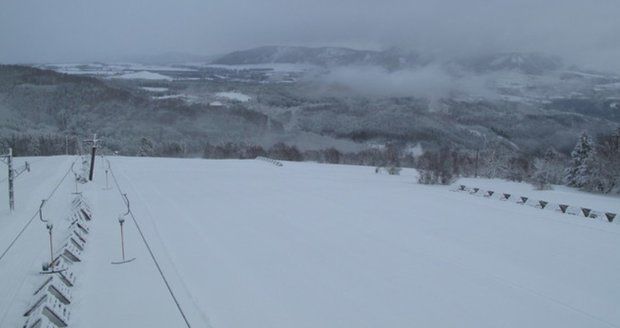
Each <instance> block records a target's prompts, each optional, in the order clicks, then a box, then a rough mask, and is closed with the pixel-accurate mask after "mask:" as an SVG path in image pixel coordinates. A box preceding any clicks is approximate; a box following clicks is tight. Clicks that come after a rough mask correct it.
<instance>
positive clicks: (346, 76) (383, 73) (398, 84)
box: [314, 65, 496, 100]
mask: <svg viewBox="0 0 620 328" xmlns="http://www.w3.org/2000/svg"><path fill="white" fill-rule="evenodd" d="M314 80H315V81H318V82H320V84H321V85H326V86H327V87H328V88H329V89H331V90H344V91H345V92H349V93H355V94H363V95H366V96H413V97H421V98H422V97H423V98H429V99H431V100H436V99H441V98H445V97H449V96H459V95H468V96H471V97H485V98H493V97H496V94H495V92H493V91H492V90H491V89H490V88H488V83H489V81H488V79H487V76H484V75H473V74H468V75H465V76H462V77H458V76H455V75H454V74H449V73H448V72H446V70H445V69H444V68H443V67H442V66H440V65H427V66H424V67H421V68H417V69H405V70H398V71H387V70H385V69H382V68H380V67H376V66H368V67H359V66H357V67H356V66H347V67H338V68H334V69H332V70H330V71H329V72H328V73H326V74H324V75H319V76H315V77H314Z"/></svg>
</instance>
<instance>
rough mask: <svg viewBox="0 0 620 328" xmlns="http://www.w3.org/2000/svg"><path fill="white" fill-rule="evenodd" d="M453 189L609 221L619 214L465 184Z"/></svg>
mask: <svg viewBox="0 0 620 328" xmlns="http://www.w3.org/2000/svg"><path fill="white" fill-rule="evenodd" d="M453 191H456V192H466V193H469V194H470V195H474V196H479V197H486V198H493V199H498V200H501V201H509V202H514V203H516V204H520V205H528V206H531V207H535V208H538V209H541V210H553V211H557V212H560V213H563V214H571V215H577V216H582V217H585V218H590V219H604V220H606V221H607V222H613V221H614V219H615V218H616V216H617V214H616V213H612V212H606V211H599V210H594V209H591V208H586V207H579V206H572V205H569V204H563V203H554V202H548V201H546V200H540V199H532V198H530V197H527V196H520V195H515V194H512V193H503V192H497V191H494V190H483V189H481V188H477V187H468V186H465V185H459V186H458V187H457V188H456V189H454V190H453Z"/></svg>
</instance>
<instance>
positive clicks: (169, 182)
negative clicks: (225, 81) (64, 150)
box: [0, 157, 620, 328]
mask: <svg viewBox="0 0 620 328" xmlns="http://www.w3.org/2000/svg"><path fill="white" fill-rule="evenodd" d="M108 159H109V160H110V167H111V169H112V172H113V174H114V176H115V177H116V179H117V180H118V185H119V186H120V188H121V190H122V192H124V193H127V195H128V198H129V200H130V203H131V209H132V213H133V215H134V216H135V219H136V222H138V224H139V225H140V227H141V229H142V233H143V234H144V236H145V238H146V240H147V241H148V243H149V245H150V249H151V251H152V252H153V254H154V255H155V257H156V259H157V261H158V264H159V265H160V268H161V270H162V272H163V274H164V276H165V277H166V279H167V282H168V283H169V285H170V287H171V290H172V291H173V292H174V294H175V296H176V297H177V300H178V302H179V304H180V307H181V309H183V311H184V313H185V315H186V317H187V320H188V321H189V322H190V324H191V326H192V327H248V326H257V327H292V326H295V327H352V326H359V327H365V326H375V327H376V326H389V327H412V326H435V327H448V326H459V327H497V326H503V327H523V326H549V327H557V326H562V327H609V326H616V325H619V324H620V314H619V313H618V311H616V307H615V305H616V301H617V297H616V295H617V294H618V293H619V292H620V286H619V285H618V284H617V282H616V281H617V279H616V272H617V271H618V269H619V268H618V263H620V255H619V254H618V252H614V251H613V250H614V249H617V248H618V247H619V246H620V239H619V238H618V234H620V229H618V228H619V227H620V226H619V225H618V224H616V223H608V222H604V221H603V220H601V219H600V218H599V219H596V220H593V219H586V218H583V217H579V216H576V215H566V214H561V213H559V212H558V211H554V210H540V209H537V208H534V207H530V206H524V205H519V204H516V203H513V202H509V201H500V200H498V199H490V198H486V197H474V196H472V195H469V194H467V193H456V192H452V191H450V188H451V187H447V186H446V187H437V186H435V187H432V186H424V185H418V184H415V183H413V181H414V178H415V175H416V172H415V171H411V170H405V171H403V174H402V175H400V176H390V175H382V174H375V173H374V170H373V168H369V167H359V166H344V165H320V164H313V163H292V162H285V163H284V165H283V166H281V167H278V166H274V165H272V164H271V163H268V162H264V161H253V160H251V161H238V160H227V161H210V160H179V159H176V160H175V159H155V158H125V157H109V158H108ZM22 160H23V159H18V161H20V162H21V161H22ZM30 160H31V161H32V162H33V164H32V168H33V170H32V172H30V173H28V174H26V175H23V176H20V178H19V181H18V182H17V188H18V189H17V195H16V196H17V200H18V203H17V204H18V206H17V209H16V211H15V213H13V214H9V213H8V210H7V207H6V204H5V202H2V203H0V250H4V249H5V247H6V246H7V245H8V244H9V242H10V241H11V239H12V237H13V236H15V234H17V232H19V231H20V229H21V228H22V227H23V226H24V224H25V223H26V222H27V220H28V219H29V218H30V217H31V215H32V214H33V213H35V214H36V210H37V208H38V206H39V204H40V199H42V198H45V197H47V195H48V194H49V192H50V191H51V190H52V189H53V188H54V186H55V185H56V184H57V183H58V182H59V181H60V179H61V178H62V176H63V174H64V173H65V172H66V171H67V169H68V167H69V165H70V164H71V162H72V161H73V158H71V157H49V158H36V159H30ZM98 160H99V159H98ZM105 168H107V165H106V164H105V162H104V161H100V162H99V163H98V164H97V166H96V171H95V172H96V174H95V180H94V181H93V182H92V183H87V184H85V185H79V186H78V187H79V190H80V191H82V192H83V196H84V198H85V200H86V201H87V202H88V203H89V204H90V208H91V209H92V221H90V222H87V224H88V226H89V228H90V232H89V233H88V235H87V237H88V242H87V243H86V247H85V249H84V252H83V253H82V255H81V256H82V261H81V262H78V263H75V264H73V265H72V267H73V268H74V271H75V272H76V275H77V278H76V279H77V280H76V284H75V287H72V288H71V290H72V294H73V296H72V297H73V298H72V299H73V300H74V302H72V303H71V304H69V306H68V308H69V309H70V311H71V315H70V326H89V327H93V328H98V327H125V326H128V325H131V326H158V327H159V326H166V327H181V326H184V323H183V318H182V317H181V315H180V314H179V312H178V310H177V308H176V306H175V303H174V301H173V299H172V298H171V297H170V294H169V293H168V291H167V289H166V286H165V285H164V283H163V281H162V279H161V277H160V275H159V273H158V270H157V268H156V267H155V265H154V263H153V261H152V259H151V257H150V255H149V251H148V250H147V248H146V247H145V245H144V243H143V242H142V240H141V237H140V233H139V232H138V231H137V228H136V225H134V223H133V221H132V218H131V217H130V216H128V217H127V221H126V223H125V238H126V252H127V256H128V258H130V257H135V258H136V260H135V261H133V262H131V263H128V264H124V265H120V266H118V265H111V264H110V261H115V260H118V259H119V257H120V256H121V255H120V245H119V238H120V237H119V225H118V222H117V217H118V216H119V215H120V214H121V213H123V212H125V211H126V208H125V205H124V203H123V200H122V198H121V195H120V193H119V190H117V189H116V186H115V184H114V182H113V181H114V180H112V181H111V186H112V188H113V189H111V190H105V187H106V179H105V174H104V169H105ZM466 182H467V183H468V184H475V183H479V184H481V185H482V186H483V187H484V188H492V189H494V190H502V191H505V192H512V193H514V194H515V195H529V196H532V197H534V196H536V197H545V198H548V197H556V198H557V199H562V200H564V201H566V202H568V203H572V202H581V204H580V205H583V206H591V207H595V208H598V207H605V208H607V209H616V210H617V209H618V204H619V202H618V201H617V198H612V197H602V196H593V195H588V194H583V193H579V192H576V191H574V190H568V189H564V190H559V191H544V192H535V193H536V194H535V195H534V194H532V193H534V192H533V191H532V189H531V186H527V185H521V184H510V183H505V182H499V181H492V180H490V181H489V180H474V179H472V180H467V181H466ZM74 188H75V186H74V183H73V181H72V179H67V180H64V182H63V183H61V184H60V187H59V189H58V191H57V193H56V194H55V195H54V196H53V197H52V198H51V199H50V200H49V202H48V203H47V205H46V207H45V209H44V215H45V217H46V218H49V219H50V220H51V222H52V223H53V224H54V233H55V234H54V237H55V238H56V240H55V243H56V245H62V244H61V241H63V238H65V237H66V236H65V235H63V231H65V230H63V229H65V227H66V226H67V225H69V224H70V223H71V221H67V220H66V218H67V217H68V215H69V214H70V211H69V208H70V203H71V200H72V199H73V198H74V197H75V195H71V194H70V193H71V192H72V191H73V190H74ZM5 196H6V195H5V194H4V189H2V193H0V197H2V199H5ZM602 209H603V208H602ZM48 245H49V244H48V240H47V231H46V229H45V226H44V224H43V223H41V222H40V221H38V219H36V220H35V221H33V223H32V224H31V225H30V226H29V227H28V228H27V229H26V230H25V232H24V234H23V236H22V237H21V238H20V239H18V241H17V242H16V244H15V246H14V247H13V248H12V249H11V250H10V252H9V253H7V256H6V257H4V258H2V259H0V268H1V269H2V270H0V278H1V279H0V295H2V296H0V325H1V326H3V327H4V326H7V327H16V326H20V325H21V324H22V323H23V321H24V318H23V316H22V314H23V313H24V311H25V308H26V307H27V305H28V304H29V302H31V301H32V299H33V297H32V292H33V290H35V288H36V287H37V284H39V283H40V281H41V280H43V279H44V278H45V277H46V276H41V275H39V274H38V273H37V271H38V270H39V269H40V264H41V263H42V262H43V261H46V259H47V258H48V256H49V255H48V247H49V246H48Z"/></svg>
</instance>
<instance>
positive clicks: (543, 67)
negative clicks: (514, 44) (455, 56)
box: [457, 52, 563, 75]
mask: <svg viewBox="0 0 620 328" xmlns="http://www.w3.org/2000/svg"><path fill="white" fill-rule="evenodd" d="M457 62H458V63H459V64H460V65H461V66H463V67H466V68H468V69H471V70H473V71H474V72H476V73H487V72H494V71H517V72H520V73H524V74H534V75H540V74H545V73H548V72H552V71H557V70H559V69H561V68H562V67H563V63H562V60H561V58H559V57H557V56H550V55H545V54H540V53H521V52H510V53H493V54H484V55H478V56H472V57H468V58H464V59H460V60H457Z"/></svg>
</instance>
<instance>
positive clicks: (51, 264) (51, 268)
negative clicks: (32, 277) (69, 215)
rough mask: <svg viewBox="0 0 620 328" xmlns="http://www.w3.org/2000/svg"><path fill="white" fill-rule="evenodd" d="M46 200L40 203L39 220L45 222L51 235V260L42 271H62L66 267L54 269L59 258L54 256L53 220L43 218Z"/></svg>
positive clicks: (49, 272)
mask: <svg viewBox="0 0 620 328" xmlns="http://www.w3.org/2000/svg"><path fill="white" fill-rule="evenodd" d="M45 202H46V200H45V199H43V200H41V205H39V220H40V221H41V222H43V223H45V228H46V229H47V233H48V235H49V239H50V262H49V263H43V265H42V271H41V272H40V273H41V274H52V273H61V272H63V271H65V270H66V269H61V270H55V269H54V263H55V262H56V260H57V259H55V258H54V243H53V237H52V230H53V229H54V225H53V224H52V223H51V222H49V220H47V219H44V218H43V206H44V205H45Z"/></svg>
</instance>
